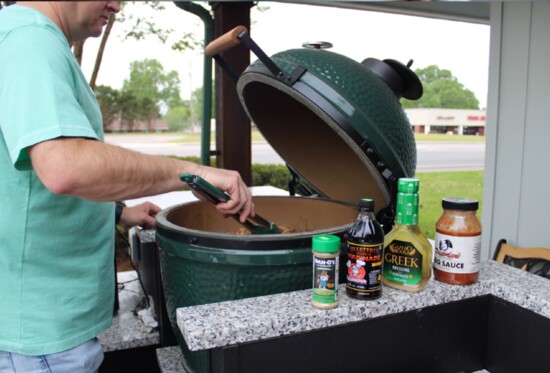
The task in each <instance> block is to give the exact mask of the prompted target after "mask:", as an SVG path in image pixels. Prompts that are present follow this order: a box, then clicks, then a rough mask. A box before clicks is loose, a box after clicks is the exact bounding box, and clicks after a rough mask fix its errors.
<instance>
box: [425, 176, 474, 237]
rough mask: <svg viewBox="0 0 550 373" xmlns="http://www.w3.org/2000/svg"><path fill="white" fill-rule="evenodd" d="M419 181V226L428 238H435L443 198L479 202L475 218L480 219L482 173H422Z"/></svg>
mask: <svg viewBox="0 0 550 373" xmlns="http://www.w3.org/2000/svg"><path fill="white" fill-rule="evenodd" d="M416 177H417V178H418V180H420V196H419V199H420V211H419V213H418V214H419V226H420V229H421V230H422V232H424V234H425V235H426V237H428V238H434V236H435V223H436V222H437V220H438V219H439V216H441V213H442V212H443V209H442V208H441V200H442V199H443V198H445V197H469V198H475V199H477V200H478V201H479V210H478V211H477V216H478V218H479V219H481V212H482V199H481V198H482V195H483V171H453V172H423V173H417V174H416Z"/></svg>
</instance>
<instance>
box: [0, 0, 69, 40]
mask: <svg viewBox="0 0 550 373" xmlns="http://www.w3.org/2000/svg"><path fill="white" fill-rule="evenodd" d="M0 43H2V44H8V45H9V44H10V43H13V46H14V47H18V48H20V49H23V48H25V47H40V46H43V45H44V44H48V45H52V44H53V45H55V44H57V45H59V46H63V45H68V44H67V40H66V39H65V38H64V35H63V34H62V33H61V31H60V30H59V28H58V27H57V26H56V25H55V24H54V23H53V22H52V21H51V20H50V19H49V18H48V17H46V16H45V15H43V14H42V13H40V12H39V11H37V10H34V9H32V8H29V7H26V6H18V5H12V6H9V7H6V8H4V9H2V11H0Z"/></svg>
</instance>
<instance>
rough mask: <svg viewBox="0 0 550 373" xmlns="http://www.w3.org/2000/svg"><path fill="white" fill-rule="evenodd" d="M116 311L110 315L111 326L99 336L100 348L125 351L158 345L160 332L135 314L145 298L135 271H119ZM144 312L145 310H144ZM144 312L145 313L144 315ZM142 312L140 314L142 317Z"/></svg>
mask: <svg viewBox="0 0 550 373" xmlns="http://www.w3.org/2000/svg"><path fill="white" fill-rule="evenodd" d="M117 283H118V284H119V287H120V289H119V292H118V301H119V310H118V312H117V314H116V316H115V317H114V318H113V325H112V326H111V327H110V328H109V329H107V330H106V331H105V332H103V333H102V334H101V335H99V336H98V339H99V341H100V342H101V345H102V346H103V351H105V352H109V351H116V350H126V349H130V348H135V347H144V346H150V345H155V344H158V343H159V341H160V337H159V332H158V330H157V328H156V327H154V325H150V324H149V323H148V322H146V321H147V319H145V318H144V317H140V316H139V315H137V314H136V310H137V309H141V308H143V307H141V306H140V305H141V304H142V302H143V300H144V295H143V292H142V290H141V287H140V285H139V281H138V280H137V273H136V272H135V271H128V272H118V273H117ZM145 311H146V309H145ZM145 315H146V314H145ZM145 315H143V316H145Z"/></svg>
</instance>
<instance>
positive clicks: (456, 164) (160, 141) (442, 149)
mask: <svg viewBox="0 0 550 373" xmlns="http://www.w3.org/2000/svg"><path fill="white" fill-rule="evenodd" d="M173 139H174V136H170V135H165V136H164V135H163V136H160V135H154V136H143V135H139V136H130V135H128V136H109V135H107V136H106V142H108V143H111V144H115V145H119V146H122V147H125V148H128V149H132V150H135V151H139V152H142V153H146V154H158V155H176V156H181V157H186V156H196V157H200V145H199V144H181V143H174V142H171V141H172V140H173ZM252 163H263V164H269V163H271V164H284V163H285V162H284V161H283V159H282V158H281V157H279V156H278V155H277V153H276V152H275V151H274V150H273V149H272V148H271V146H270V145H269V144H266V143H254V144H252ZM484 163H485V144H484V143H452V142H450V143H449V142H445V143H443V142H441V143H437V142H419V143H417V167H416V170H417V171H419V172H430V171H464V170H483V169H484Z"/></svg>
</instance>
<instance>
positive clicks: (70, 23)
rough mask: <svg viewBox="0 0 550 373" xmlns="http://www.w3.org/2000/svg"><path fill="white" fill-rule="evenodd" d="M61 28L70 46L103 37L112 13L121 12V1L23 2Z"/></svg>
mask: <svg viewBox="0 0 550 373" xmlns="http://www.w3.org/2000/svg"><path fill="white" fill-rule="evenodd" d="M21 5H26V6H30V7H33V8H35V9H37V10H39V11H41V12H42V13H44V14H45V15H46V16H48V17H49V18H50V19H51V20H52V21H53V22H54V23H55V24H57V25H58V26H59V28H61V30H62V31H63V33H64V34H65V36H66V37H67V40H68V41H69V43H70V44H72V43H74V42H75V41H80V40H84V39H86V38H88V37H90V36H93V37H97V36H99V35H101V33H102V31H103V27H104V26H105V25H106V24H107V21H108V20H109V16H110V14H111V13H118V12H119V10H120V4H119V1H52V2H50V1H47V2H46V1H37V2H23V3H21Z"/></svg>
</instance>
